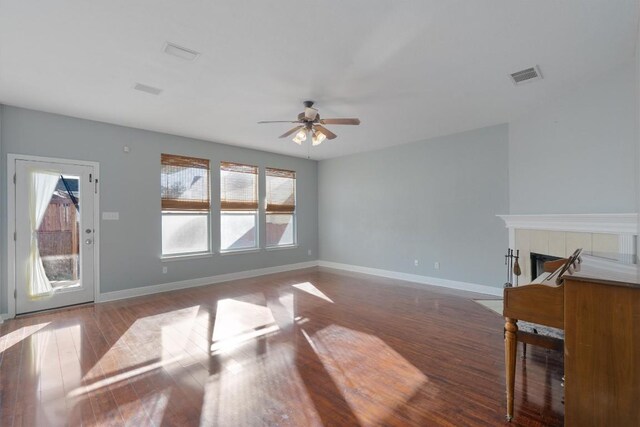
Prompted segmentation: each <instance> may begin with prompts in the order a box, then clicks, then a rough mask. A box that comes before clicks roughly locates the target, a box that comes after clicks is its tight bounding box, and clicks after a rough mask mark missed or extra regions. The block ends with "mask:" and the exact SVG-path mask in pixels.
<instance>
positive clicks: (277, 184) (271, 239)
mask: <svg viewBox="0 0 640 427" xmlns="http://www.w3.org/2000/svg"><path fill="white" fill-rule="evenodd" d="M295 210H296V173H295V172H293V171H288V170H282V169H273V168H267V247H278V246H292V245H295V244H296V215H295Z"/></svg>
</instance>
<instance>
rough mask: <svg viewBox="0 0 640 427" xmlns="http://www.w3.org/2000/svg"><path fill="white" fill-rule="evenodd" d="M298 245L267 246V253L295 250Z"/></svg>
mask: <svg viewBox="0 0 640 427" xmlns="http://www.w3.org/2000/svg"><path fill="white" fill-rule="evenodd" d="M297 248H298V245H282V246H269V247H267V251H284V250H286V249H297Z"/></svg>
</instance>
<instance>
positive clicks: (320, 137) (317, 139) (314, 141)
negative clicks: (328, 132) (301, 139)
mask: <svg viewBox="0 0 640 427" xmlns="http://www.w3.org/2000/svg"><path fill="white" fill-rule="evenodd" d="M325 139H327V137H326V136H325V134H324V133H322V132H318V131H315V132H314V135H313V138H311V145H313V146H316V145H320V144H322V141H324V140H325Z"/></svg>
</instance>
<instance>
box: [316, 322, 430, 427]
mask: <svg viewBox="0 0 640 427" xmlns="http://www.w3.org/2000/svg"><path fill="white" fill-rule="evenodd" d="M304 336H305V338H306V339H307V341H308V342H309V345H310V346H311V347H312V348H313V350H314V351H315V352H316V354H317V355H318V358H319V359H320V361H321V362H322V364H323V365H324V367H325V369H326V370H327V372H328V373H329V375H330V376H331V378H332V379H333V381H334V383H335V384H336V387H337V389H338V390H339V391H340V392H341V393H342V395H343V396H344V398H345V400H346V402H347V403H348V404H349V406H350V407H351V409H352V411H353V414H354V415H355V416H356V417H357V419H358V421H359V422H360V424H361V425H362V426H369V425H378V424H379V423H380V422H382V421H383V420H386V419H387V418H389V417H390V416H392V415H393V414H394V412H395V411H396V410H397V409H398V408H402V407H403V406H404V405H405V404H406V403H407V402H409V400H410V399H411V398H412V397H413V396H414V395H416V393H417V392H418V391H419V390H420V389H421V388H425V387H428V389H429V390H428V394H429V395H430V396H432V397H435V396H436V395H437V394H438V389H437V387H436V386H435V385H434V384H433V383H431V382H429V379H428V378H427V377H426V376H425V375H424V374H423V373H422V372H421V371H420V370H419V369H417V368H416V367H415V366H413V365H412V364H411V363H410V362H409V361H407V360H406V359H405V358H404V357H402V356H401V355H400V354H399V353H397V352H396V351H395V350H393V349H392V348H391V347H389V346H388V345H387V344H386V343H385V342H384V341H382V340H381V339H380V338H378V337H376V336H374V335H369V334H366V333H363V332H359V331H355V330H352V329H349V328H345V327H342V326H338V325H331V326H328V327H326V328H324V329H321V330H319V331H318V332H316V333H315V334H313V335H310V334H308V333H306V332H305V333H304ZM363 355H366V357H363ZM381 389H382V390H386V392H385V393H380V390H381Z"/></svg>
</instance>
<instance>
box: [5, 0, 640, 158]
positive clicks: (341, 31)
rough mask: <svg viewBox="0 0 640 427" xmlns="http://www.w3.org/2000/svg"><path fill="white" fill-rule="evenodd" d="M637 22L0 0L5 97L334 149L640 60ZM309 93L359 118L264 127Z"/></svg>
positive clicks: (499, 109) (521, 11) (442, 6)
mask: <svg viewBox="0 0 640 427" xmlns="http://www.w3.org/2000/svg"><path fill="white" fill-rule="evenodd" d="M637 19H638V5H637V1H636V0H615V1H607V0H564V1H557V0H539V1H530V0H474V1H469V0H460V1H456V0H431V1H426V0H417V1H398V0H388V1H381V0H376V1H373V0H348V1H347V0H341V1H331V2H329V1H317V0H316V1H306V0H278V1H261V0H254V1H247V0H228V1H203V0H182V1H179V0H174V1H170V0H109V1H107V0H102V1H98V0H96V1H86V0H58V1H51V0H0V103H4V104H7V105H16V106H21V107H26V108H33V109H36V110H43V111H50V112H55V113H60V114H66V115H70V116H75V117H81V118H86V119H92V120H98V121H104V122H108V123H115V124H120V125H125V126H132V127H137V128H143V129H151V130H156V131H161V132H167V133H171V134H176V135H183V136H188V137H194V138H201V139H205V140H209V141H215V142H221V143H226V144H233V145H240V146H246V147H251V148H257V149H260V150H266V151H273V152H278V153H284V154H290V155H294V156H301V157H307V156H310V157H311V158H313V159H324V158H330V157H337V156H341V155H346V154H350V153H356V152H360V151H366V150H372V149H378V148H383V147H387V146H392V145H396V144H402V143H406V142H411V141H417V140H421V139H425V138H430V137H434V136H439V135H445V134H449V133H453V132H458V131H463V130H468V129H473V128H478V127H482V126H488V125H492V124H497V123H504V122H506V121H508V120H509V119H510V118H512V117H514V116H518V115H521V114H523V113H525V112H526V111H527V110H529V109H531V108H534V107H535V106H536V105H539V104H541V103H543V102H545V101H547V100H549V99H551V98H553V97H556V96H558V95H559V94H560V93H562V92H565V91H568V90H570V89H572V88H575V87H577V86H579V85H581V84H584V83H585V82H586V81H588V80H589V79H591V78H593V77H595V76H597V75H598V74H601V73H603V72H605V71H607V70H608V69H610V68H612V67H614V66H616V65H618V64H620V63H622V62H624V61H627V60H630V59H631V57H632V55H633V52H634V42H635V38H636V31H637V22H638V21H637ZM166 41H171V42H174V43H176V44H179V45H181V46H185V47H188V48H191V49H193V50H196V51H199V52H201V53H202V55H201V56H200V57H199V58H198V59H197V60H195V61H193V62H187V61H185V60H182V59H179V58H176V57H173V56H169V55H167V54H165V53H163V52H162V48H163V46H164V43H165V42H166ZM536 64H538V65H540V68H541V70H542V73H543V74H544V77H545V78H544V80H542V81H537V82H532V83H530V84H526V85H523V86H518V87H516V86H514V85H513V84H512V83H511V81H510V80H509V78H508V75H509V73H512V72H514V71H518V70H520V69H523V68H527V67H530V66H532V65H536ZM136 82H140V83H143V84H146V85H150V86H156V87H159V88H162V89H163V92H162V94H160V95H159V96H154V95H150V94H147V93H143V92H138V91H134V90H133V89H132V87H133V86H134V84H135V83H136ZM305 99H312V100H315V101H316V106H317V107H318V108H319V109H320V113H321V115H322V116H323V117H360V119H361V120H362V124H361V125H360V126H357V127H355V126H354V127H351V126H328V127H329V128H330V129H331V130H333V131H334V132H335V133H337V134H338V136H339V137H338V139H335V140H333V141H327V142H325V143H323V144H322V145H321V146H319V147H313V148H309V144H308V143H306V144H304V145H303V146H302V147H299V146H297V145H295V144H294V143H293V142H291V140H290V139H278V138H277V136H278V135H280V134H282V133H284V132H285V131H286V130H287V129H288V128H289V126H288V125H287V124H268V125H267V124H263V125H258V124H256V122H257V121H258V120H289V119H291V120H293V119H294V118H295V116H296V115H297V113H298V112H300V111H301V110H302V101H303V100H305Z"/></svg>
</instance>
